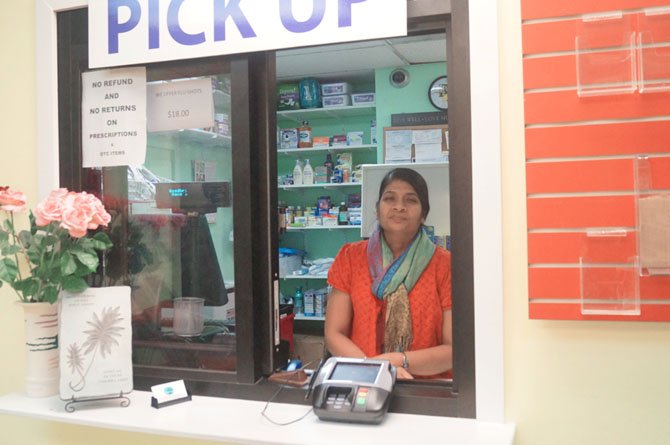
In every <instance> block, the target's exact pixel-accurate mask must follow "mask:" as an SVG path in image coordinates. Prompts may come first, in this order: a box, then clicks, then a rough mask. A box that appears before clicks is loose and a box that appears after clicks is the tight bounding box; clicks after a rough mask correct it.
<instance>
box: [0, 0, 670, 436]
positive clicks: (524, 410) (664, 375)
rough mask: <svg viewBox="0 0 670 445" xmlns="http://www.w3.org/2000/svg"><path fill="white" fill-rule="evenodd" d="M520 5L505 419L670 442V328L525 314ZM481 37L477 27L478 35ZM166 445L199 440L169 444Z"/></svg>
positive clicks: (27, 184)
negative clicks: (555, 319) (534, 318)
mask: <svg viewBox="0 0 670 445" xmlns="http://www.w3.org/2000/svg"><path fill="white" fill-rule="evenodd" d="M7 3H8V2H5V8H6V10H7V11H11V12H8V13H6V14H0V42H2V43H0V48H2V49H1V53H0V54H1V55H2V60H3V70H2V74H0V80H1V81H0V97H1V98H2V99H3V101H2V106H1V107H0V133H1V134H2V146H1V147H2V148H0V153H2V156H1V158H2V162H0V185H4V184H9V185H12V186H13V187H15V188H18V189H21V190H23V191H25V192H26V193H27V194H28V195H29V196H30V197H31V202H32V204H35V196H36V194H37V176H36V173H35V172H36V162H37V159H36V148H35V144H36V137H35V129H36V127H37V125H39V119H40V113H39V112H38V110H36V107H35V99H36V98H35V61H34V49H33V48H34V5H33V2H32V1H26V0H11V1H10V2H9V3H11V7H8V5H7ZM520 23H521V20H520V12H519V1H518V0H500V24H501V27H500V39H501V58H500V59H501V77H502V78H501V85H502V89H501V92H502V98H501V103H502V143H503V158H502V160H503V181H504V184H503V204H504V241H505V258H504V260H505V272H504V273H505V289H504V290H505V375H506V378H505V382H506V383H505V391H506V394H505V395H506V407H505V409H506V419H507V420H508V421H510V422H514V423H516V424H517V441H516V443H517V444H518V445H536V444H542V445H551V444H561V445H563V444H608V445H614V444H645V445H648V444H664V445H665V444H667V443H670V422H668V420H667V419H668V415H669V413H670V353H669V352H668V351H670V346H669V345H670V325H669V324H667V323H612V322H606V323H597V322H549V321H531V320H528V316H527V302H526V299H527V272H526V253H525V252H526V236H525V200H524V187H525V184H524V151H523V150H524V147H523V96H522V77H521V43H520V42H521V37H520ZM473 31H476V30H473ZM15 299H16V298H15V296H14V295H13V294H12V293H11V292H10V291H9V290H8V289H7V287H6V286H5V287H3V288H2V289H0V314H1V315H0V351H2V354H3V357H2V368H3V372H2V379H0V394H4V393H7V392H12V391H20V390H21V386H22V373H23V355H22V354H23V351H22V344H21V338H22V334H23V330H22V315H21V311H20V309H19V308H17V307H16V306H15V305H14V304H13V303H12V302H13V301H14V300H15ZM0 431H2V439H0V442H2V443H11V444H19V443H20V444H26V445H32V444H39V445H43V444H55V445H60V444H63V445H64V444H68V445H71V444H72V445H77V444H82V445H83V444H89V443H91V439H92V438H94V440H95V443H96V445H107V444H110V445H111V444H115V445H116V444H119V443H122V444H127V445H132V444H145V443H148V442H149V441H151V440H156V439H157V438H156V437H151V436H147V435H142V434H132V433H124V432H115V431H107V430H99V429H92V428H86V427H74V426H67V425H59V424H54V423H49V422H42V421H34V420H30V419H21V418H16V417H10V416H0ZM160 441H161V444H163V445H171V444H177V443H179V444H189V443H193V444H196V443H197V444H201V443H205V442H201V441H189V440H184V439H168V438H160Z"/></svg>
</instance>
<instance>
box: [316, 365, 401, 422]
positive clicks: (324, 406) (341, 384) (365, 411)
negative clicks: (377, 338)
mask: <svg viewBox="0 0 670 445" xmlns="http://www.w3.org/2000/svg"><path fill="white" fill-rule="evenodd" d="M313 378H315V379H316V380H315V381H314V384H313V388H314V389H313V396H312V406H313V407H314V413H315V414H316V415H317V417H319V419H321V420H334V421H340V422H355V423H380V422H381V421H382V419H383V418H384V414H386V411H387V410H388V407H389V404H390V402H391V394H392V393H393V385H394V384H395V380H396V371H395V368H394V367H393V366H391V363H390V362H389V361H388V360H376V359H362V358H347V357H331V358H329V359H328V360H327V361H326V362H325V363H324V364H323V366H322V367H321V369H320V371H319V372H318V374H317V375H316V376H314V377H313Z"/></svg>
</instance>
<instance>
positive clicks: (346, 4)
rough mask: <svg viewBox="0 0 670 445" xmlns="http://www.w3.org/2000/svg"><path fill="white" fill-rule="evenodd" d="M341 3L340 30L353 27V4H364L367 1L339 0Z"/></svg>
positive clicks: (339, 9)
mask: <svg viewBox="0 0 670 445" xmlns="http://www.w3.org/2000/svg"><path fill="white" fill-rule="evenodd" d="M338 1H339V8H338V12H339V19H338V22H337V25H338V26H339V27H340V28H344V27H346V26H351V4H352V3H362V2H364V1H365V0H338Z"/></svg>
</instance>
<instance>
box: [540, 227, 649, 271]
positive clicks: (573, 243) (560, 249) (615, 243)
mask: <svg viewBox="0 0 670 445" xmlns="http://www.w3.org/2000/svg"><path fill="white" fill-rule="evenodd" d="M586 255H587V256H588V258H589V259H590V260H591V261H596V262H603V263H613V262H614V263H625V262H626V261H628V260H629V258H631V257H633V256H635V255H636V238H635V234H634V233H628V234H626V235H624V236H620V237H618V236H613V237H589V236H587V234H586V233H585V232H555V233H529V234H528V263H529V264H537V263H559V264H560V263H572V264H577V263H579V258H580V257H582V256H586Z"/></svg>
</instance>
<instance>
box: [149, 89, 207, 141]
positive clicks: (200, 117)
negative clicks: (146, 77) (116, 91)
mask: <svg viewBox="0 0 670 445" xmlns="http://www.w3.org/2000/svg"><path fill="white" fill-rule="evenodd" d="M213 126H214V97H213V93H212V81H211V79H210V78H204V79H195V80H176V81H171V82H158V83H150V84H148V85H147V130H148V131H149V132H156V131H174V130H180V129H183V128H209V127H213Z"/></svg>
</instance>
